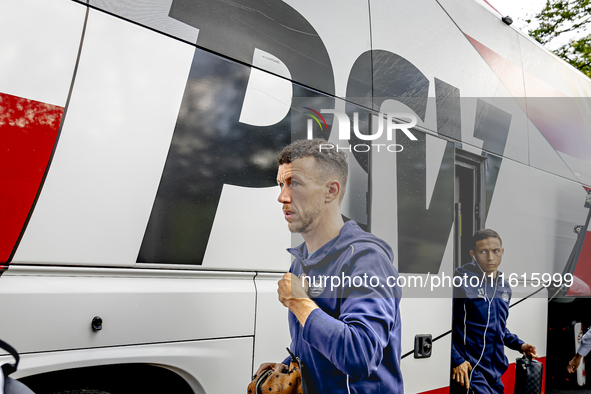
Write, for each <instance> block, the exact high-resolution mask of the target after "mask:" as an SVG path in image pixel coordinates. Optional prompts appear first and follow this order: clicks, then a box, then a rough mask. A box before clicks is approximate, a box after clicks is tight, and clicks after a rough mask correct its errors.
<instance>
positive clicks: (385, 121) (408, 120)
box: [304, 107, 417, 152]
mask: <svg viewBox="0 0 591 394" xmlns="http://www.w3.org/2000/svg"><path fill="white" fill-rule="evenodd" d="M304 109H306V110H307V111H309V112H304V114H305V115H307V116H308V117H309V119H308V123H307V138H308V139H313V138H314V122H316V124H318V126H319V127H320V130H321V131H325V130H326V131H328V124H327V122H326V119H325V118H324V116H322V114H333V115H334V118H333V119H334V121H336V122H338V123H339V138H338V139H339V140H340V141H350V140H351V128H352V129H353V133H354V135H355V137H356V138H357V139H358V140H361V141H376V140H378V139H379V138H381V137H382V135H383V134H384V131H385V133H386V139H387V140H388V141H392V140H393V139H394V132H395V131H396V130H400V131H402V132H403V133H404V135H405V136H406V137H408V139H410V140H411V141H417V138H416V137H415V136H414V135H413V134H412V133H411V132H410V130H409V129H411V128H413V127H415V126H416V125H417V117H416V116H415V115H414V114H411V113H400V112H392V113H390V112H389V113H382V112H380V113H378V115H377V116H375V115H373V116H375V117H374V119H375V118H377V131H376V132H375V133H373V134H363V133H361V131H360V128H359V113H358V112H354V113H353V125H352V126H353V127H351V119H350V118H349V116H348V115H347V114H346V113H345V112H342V111H338V110H335V109H325V108H322V109H320V112H318V111H316V110H314V109H312V108H310V107H304ZM380 148H382V149H383V150H387V151H388V152H402V150H403V149H404V147H403V146H402V145H400V144H375V143H372V144H369V143H360V144H354V145H349V146H338V145H334V144H332V143H326V144H321V145H320V148H319V149H320V151H322V150H328V149H336V150H337V151H343V150H345V151H349V152H351V151H352V150H353V151H355V152H369V151H370V150H371V149H375V150H377V151H378V152H379V151H380Z"/></svg>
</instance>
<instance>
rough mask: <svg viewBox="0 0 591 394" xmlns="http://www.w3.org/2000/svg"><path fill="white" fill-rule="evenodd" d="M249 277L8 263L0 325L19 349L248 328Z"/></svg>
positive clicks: (248, 332)
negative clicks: (96, 323)
mask: <svg viewBox="0 0 591 394" xmlns="http://www.w3.org/2000/svg"><path fill="white" fill-rule="evenodd" d="M253 277H254V274H249V273H224V272H220V273H212V272H203V271H163V270H133V269H128V270H123V269H107V268H97V269H92V268H68V267H65V268H60V267H53V268H52V267H39V268H31V267H21V266H17V265H15V266H11V267H10V269H9V270H8V271H6V273H5V274H4V275H3V276H2V278H1V279H0V280H1V283H2V286H0V295H1V297H2V300H3V302H2V303H1V304H0V313H1V314H2V316H6V317H7V318H5V319H2V321H0V332H1V333H2V339H3V340H5V341H6V342H9V343H10V344H12V345H13V346H14V347H15V348H16V349H18V351H19V352H22V353H30V352H40V351H56V350H68V349H88V348H95V347H113V346H121V345H136V344H145V343H163V342H173V341H190V340H197V339H215V338H228V337H244V336H252V335H253V334H254V314H255V288H254V284H253V280H252V278H253ZM95 316H98V317H100V318H101V319H102V329H101V330H94V329H93V328H92V326H91V323H92V321H93V318H94V317H95ZM250 351H251V352H252V349H251V350H250ZM248 371H249V372H250V365H248Z"/></svg>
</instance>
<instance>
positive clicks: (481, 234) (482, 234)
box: [472, 228, 503, 250]
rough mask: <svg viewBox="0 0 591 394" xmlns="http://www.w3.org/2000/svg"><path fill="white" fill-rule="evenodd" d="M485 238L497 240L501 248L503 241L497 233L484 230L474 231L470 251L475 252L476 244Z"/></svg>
mask: <svg viewBox="0 0 591 394" xmlns="http://www.w3.org/2000/svg"><path fill="white" fill-rule="evenodd" d="M487 238H498V239H499V242H500V243H501V246H503V240H502V239H501V236H500V235H499V233H497V232H496V231H495V230H491V229H489V228H485V229H484V230H478V231H476V232H475V233H474V235H473V236H472V250H476V242H478V241H482V240H483V239H487Z"/></svg>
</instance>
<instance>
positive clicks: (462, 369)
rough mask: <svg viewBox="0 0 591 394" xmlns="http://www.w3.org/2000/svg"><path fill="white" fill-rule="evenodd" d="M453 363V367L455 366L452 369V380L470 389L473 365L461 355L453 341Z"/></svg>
mask: <svg viewBox="0 0 591 394" xmlns="http://www.w3.org/2000/svg"><path fill="white" fill-rule="evenodd" d="M451 362H452V366H454V365H455V366H454V367H452V369H451V378H452V379H453V380H455V381H456V382H458V383H459V384H460V385H462V386H463V387H466V388H470V371H472V365H471V364H470V362H468V361H466V360H465V359H464V357H462V356H461V355H460V353H459V352H458V350H457V349H456V346H455V344H454V343H453V341H452V344H451Z"/></svg>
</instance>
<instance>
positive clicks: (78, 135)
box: [14, 9, 194, 266]
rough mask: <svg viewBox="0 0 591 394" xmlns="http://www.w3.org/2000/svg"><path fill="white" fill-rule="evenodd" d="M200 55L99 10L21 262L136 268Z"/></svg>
mask: <svg viewBox="0 0 591 394" xmlns="http://www.w3.org/2000/svg"><path fill="white" fill-rule="evenodd" d="M193 53H194V48H193V47H191V46H190V45H188V44H184V43H181V42H179V41H177V40H173V39H170V38H167V37H164V36H163V35H161V34H158V33H155V32H151V31H148V30H146V29H145V28H142V27H139V26H136V25H133V24H130V23H128V22H125V21H123V20H121V19H118V18H115V17H113V16H110V15H106V14H104V13H103V12H100V11H96V10H92V9H91V10H90V14H89V17H88V25H87V28H86V34H85V38H84V43H83V47H82V53H81V58H80V65H79V68H78V73H77V75H76V81H75V84H74V89H73V92H72V99H71V102H70V104H69V107H68V108H67V109H66V111H67V114H66V117H65V120H64V126H63V129H62V133H61V137H60V141H59V143H58V146H57V150H56V153H55V158H54V160H53V163H52V166H51V169H50V171H49V174H48V177H47V181H46V183H45V186H44V189H43V192H42V193H41V196H40V198H39V202H38V204H37V207H36V209H35V212H34V214H33V216H32V218H31V221H30V223H29V226H28V228H27V231H26V232H25V235H24V237H23V239H22V242H21V245H20V247H19V249H18V251H17V253H16V255H15V258H14V261H15V262H17V263H39V262H41V263H53V264H76V265H80V264H89V265H108V266H132V265H134V264H135V262H136V257H137V253H138V250H139V246H140V243H141V241H142V236H143V233H144V230H145V226H146V224H147V220H148V217H149V213H150V210H151V209H152V204H153V202H154V196H155V193H156V190H157V187H158V183H159V181H160V176H161V174H162V168H163V166H164V161H165V159H166V155H167V152H168V147H169V145H170V140H171V137H172V132H173V130H174V124H175V121H176V117H177V114H178V110H179V107H180V101H181V98H182V95H183V90H184V87H185V83H186V80H187V75H188V73H189V67H190V65H191V58H192V56H193Z"/></svg>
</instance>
